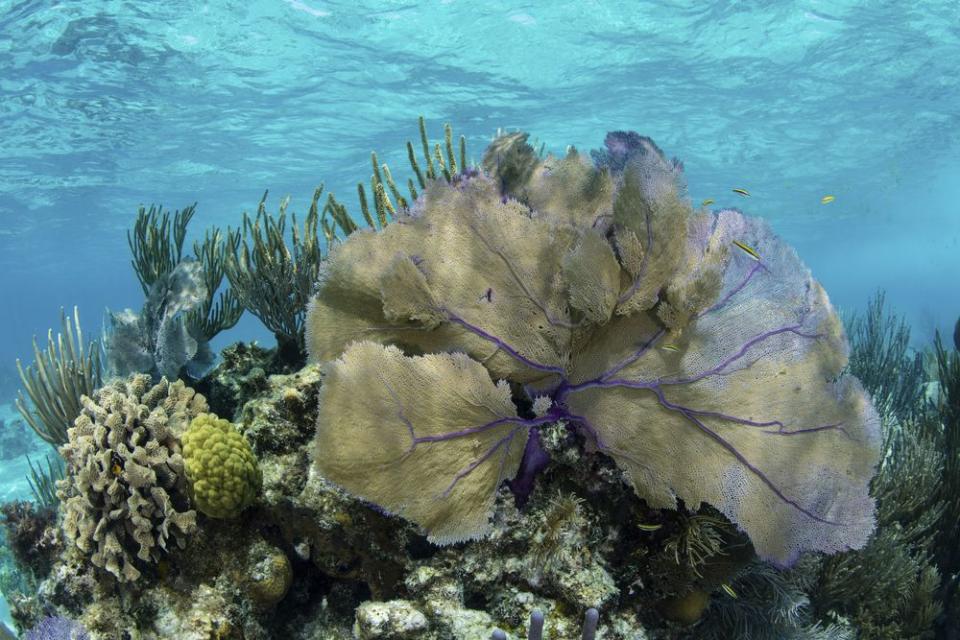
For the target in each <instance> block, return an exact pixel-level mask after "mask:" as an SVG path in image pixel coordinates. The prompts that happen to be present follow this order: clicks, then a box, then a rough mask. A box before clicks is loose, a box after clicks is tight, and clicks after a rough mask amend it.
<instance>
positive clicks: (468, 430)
mask: <svg viewBox="0 0 960 640" xmlns="http://www.w3.org/2000/svg"><path fill="white" fill-rule="evenodd" d="M377 377H378V378H379V379H380V382H381V383H382V384H383V386H384V388H385V389H386V390H387V393H389V394H390V397H391V399H392V400H393V402H394V404H396V405H397V418H398V419H399V420H400V421H401V422H402V423H403V424H404V425H405V426H406V427H407V431H408V432H409V433H410V448H409V449H407V450H406V451H405V452H404V453H403V455H402V456H401V457H400V461H403V460H405V459H406V458H407V457H408V456H409V455H410V454H411V453H413V450H414V449H415V448H416V446H417V445H418V444H420V443H421V442H444V441H447V440H454V439H456V438H463V437H465V436H468V435H471V434H474V433H482V432H484V431H487V430H489V429H492V428H494V427H497V426H500V425H502V424H516V425H518V426H516V427H514V428H513V429H511V430H510V433H508V434H507V435H506V436H504V437H503V438H500V439H499V440H497V441H496V442H495V443H494V444H493V445H491V446H490V447H489V448H488V449H487V451H486V452H485V453H484V454H483V455H482V456H480V457H479V458H477V459H476V460H474V461H473V462H472V463H470V464H469V465H468V466H467V467H466V468H464V469H462V470H461V471H459V472H457V474H456V475H455V476H454V478H453V480H452V481H451V482H450V485H449V486H448V487H447V488H446V489H445V490H444V491H443V493H442V494H441V495H442V496H443V497H444V498H446V497H448V496H449V495H450V492H451V491H453V488H454V487H455V486H456V485H457V483H458V482H460V480H462V479H463V478H466V477H467V476H468V475H470V474H471V473H472V472H473V470H474V469H476V468H477V467H478V466H480V465H481V464H483V462H484V461H486V460H487V459H488V458H489V457H490V456H492V455H493V454H494V453H495V452H496V450H497V449H499V448H500V447H501V446H503V445H504V444H506V445H507V449H506V451H505V452H504V455H503V459H501V461H500V471H499V473H498V474H497V475H498V478H499V479H502V478H503V465H504V464H505V463H506V456H507V454H508V453H509V452H510V443H511V442H512V441H513V437H514V436H515V435H516V433H517V431H519V430H520V429H521V428H528V429H529V428H531V427H535V426H538V425H541V424H546V423H548V422H555V421H556V420H557V415H558V414H557V412H556V411H553V412H550V413H547V414H546V415H543V416H540V417H538V418H533V419H526V418H520V417H514V416H506V417H502V418H497V419H496V420H491V421H490V422H486V423H484V424H481V425H476V426H472V427H465V428H463V429H457V430H456V431H450V432H447V433H441V434H436V435H429V436H418V435H417V434H416V430H415V429H414V427H413V423H412V422H411V421H410V418H408V417H407V415H406V414H405V413H404V411H403V403H402V402H401V401H400V398H399V396H397V392H396V391H395V390H394V389H393V387H392V386H390V383H388V382H387V381H386V380H385V379H384V377H383V376H382V375H379V374H378V376H377ZM497 484H500V482H499V480H498V482H497Z"/></svg>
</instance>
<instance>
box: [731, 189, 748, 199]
mask: <svg viewBox="0 0 960 640" xmlns="http://www.w3.org/2000/svg"><path fill="white" fill-rule="evenodd" d="M733 192H734V193H735V194H737V195H739V196H743V197H744V198H749V197H750V192H749V191H747V190H746V189H739V188H738V189H733Z"/></svg>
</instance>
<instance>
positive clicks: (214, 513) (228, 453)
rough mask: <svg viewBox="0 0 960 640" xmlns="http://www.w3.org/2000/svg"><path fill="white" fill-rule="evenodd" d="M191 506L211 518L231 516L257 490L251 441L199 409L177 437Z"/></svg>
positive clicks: (258, 487)
mask: <svg viewBox="0 0 960 640" xmlns="http://www.w3.org/2000/svg"><path fill="white" fill-rule="evenodd" d="M180 441H181V444H182V445H183V459H184V462H185V466H186V470H187V480H188V481H189V486H190V495H191V497H192V498H193V503H194V506H195V507H196V508H197V509H199V510H200V511H202V512H203V513H205V514H207V515H208V516H210V517H212V518H234V517H236V516H238V515H240V512H241V511H243V510H244V509H245V508H247V507H248V506H249V505H250V504H251V503H252V502H253V501H254V499H255V498H256V496H257V492H259V491H260V484H261V481H262V477H261V475H260V467H258V466H257V458H256V456H254V455H253V450H251V449H250V443H248V442H247V439H246V438H244V437H243V436H242V435H241V434H240V433H238V432H237V430H236V429H235V428H234V426H233V425H232V424H231V423H230V422H229V421H228V420H224V419H222V418H218V417H217V416H216V415H215V414H213V413H201V414H200V415H198V416H197V417H196V418H194V419H193V420H192V421H191V422H190V427H189V428H188V429H187V430H186V432H185V433H184V434H183V437H182V438H181V439H180Z"/></svg>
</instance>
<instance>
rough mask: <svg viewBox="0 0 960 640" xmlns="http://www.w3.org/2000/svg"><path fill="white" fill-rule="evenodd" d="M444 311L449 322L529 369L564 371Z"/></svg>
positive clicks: (561, 373) (562, 372)
mask: <svg viewBox="0 0 960 640" xmlns="http://www.w3.org/2000/svg"><path fill="white" fill-rule="evenodd" d="M445 312H446V314H447V318H448V319H449V320H450V322H453V323H455V324H459V325H460V326H462V327H463V328H464V329H466V330H467V331H469V332H470V333H473V334H475V335H478V336H480V337H481V338H483V339H484V340H489V341H490V342H492V343H493V344H495V345H497V347H499V348H500V349H503V350H504V351H506V352H507V353H509V354H510V355H511V356H513V357H514V358H516V359H517V360H519V361H520V362H522V363H523V364H525V365H527V366H528V367H530V368H531V369H536V370H538V371H547V372H549V373H556V374H559V375H561V376H562V375H563V374H564V373H565V370H564V368H563V367H558V366H553V365H547V364H541V363H539V362H536V361H534V360H531V359H530V358H527V357H526V356H523V355H521V354H520V353H519V352H518V351H517V350H516V349H514V348H513V347H511V346H510V345H508V344H507V343H506V342H504V341H503V340H501V339H500V338H498V337H496V336H494V335H491V334H489V333H487V332H486V331H484V330H483V329H481V328H480V327H478V326H476V325H473V324H470V323H469V322H467V321H466V320H464V319H463V318H461V317H460V316H458V315H457V314H455V313H453V312H452V311H450V310H445Z"/></svg>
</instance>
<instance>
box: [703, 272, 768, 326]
mask: <svg viewBox="0 0 960 640" xmlns="http://www.w3.org/2000/svg"><path fill="white" fill-rule="evenodd" d="M760 269H766V267H765V266H763V264H761V263H760V262H754V263H753V266H752V267H751V268H750V271H749V272H748V273H747V275H746V277H744V279H743V280H741V281H740V284H738V285H737V286H735V287H734V288H733V289H731V290H730V291H729V292H728V293H727V295H725V296H723V298H721V299H720V301H719V302H717V303H716V304H714V305H713V306H712V307H710V308H709V309H707V310H706V311H704V312H703V313H701V314H700V315H701V316H705V315H707V314H708V313H713V312H714V311H716V310H717V309H720V308H721V307H723V305H725V304H727V303H728V302H729V301H730V298H732V297H733V296H735V295H736V294H738V293H740V291H741V290H742V289H743V288H744V287H745V286H747V283H748V282H750V279H751V278H753V274H755V273H756V272H757V271H759V270H760Z"/></svg>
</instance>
